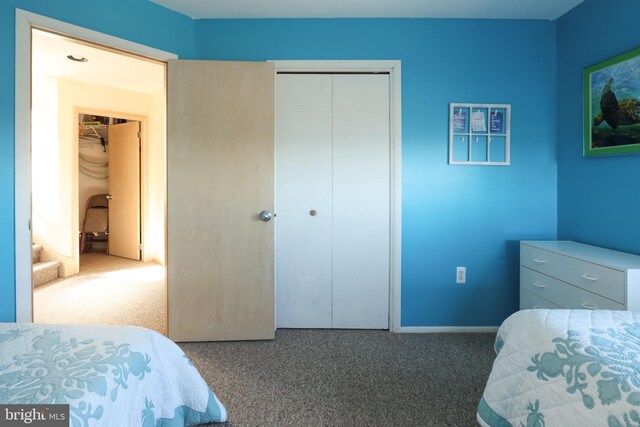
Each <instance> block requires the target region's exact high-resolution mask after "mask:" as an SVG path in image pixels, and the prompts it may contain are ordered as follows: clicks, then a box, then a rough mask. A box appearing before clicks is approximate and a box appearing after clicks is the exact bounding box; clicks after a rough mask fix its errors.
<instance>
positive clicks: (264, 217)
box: [260, 211, 273, 222]
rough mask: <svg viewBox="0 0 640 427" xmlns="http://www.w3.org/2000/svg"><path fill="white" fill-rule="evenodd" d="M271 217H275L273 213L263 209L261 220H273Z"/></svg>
mask: <svg viewBox="0 0 640 427" xmlns="http://www.w3.org/2000/svg"><path fill="white" fill-rule="evenodd" d="M271 218H273V214H272V213H271V212H269V211H262V212H260V220H261V221H262V222H269V221H271Z"/></svg>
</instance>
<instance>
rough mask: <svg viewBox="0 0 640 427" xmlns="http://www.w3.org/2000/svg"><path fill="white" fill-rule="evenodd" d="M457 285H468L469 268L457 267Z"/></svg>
mask: <svg viewBox="0 0 640 427" xmlns="http://www.w3.org/2000/svg"><path fill="white" fill-rule="evenodd" d="M456 283H467V267H456Z"/></svg>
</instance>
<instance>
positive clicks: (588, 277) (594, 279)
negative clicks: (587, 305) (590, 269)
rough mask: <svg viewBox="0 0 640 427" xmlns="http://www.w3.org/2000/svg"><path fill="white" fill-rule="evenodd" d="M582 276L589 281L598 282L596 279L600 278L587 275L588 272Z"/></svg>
mask: <svg viewBox="0 0 640 427" xmlns="http://www.w3.org/2000/svg"><path fill="white" fill-rule="evenodd" d="M582 278H583V279H584V280H589V281H591V282H596V281H597V280H598V278H597V277H593V276H587V275H586V274H583V275H582Z"/></svg>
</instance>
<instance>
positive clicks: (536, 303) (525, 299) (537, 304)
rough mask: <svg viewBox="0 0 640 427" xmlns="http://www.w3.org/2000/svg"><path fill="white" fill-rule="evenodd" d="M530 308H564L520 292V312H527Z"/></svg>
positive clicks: (529, 293)
mask: <svg viewBox="0 0 640 427" xmlns="http://www.w3.org/2000/svg"><path fill="white" fill-rule="evenodd" d="M529 308H562V307H560V306H559V305H557V304H554V303H552V302H551V301H547V300H546V299H544V298H542V297H539V296H538V295H535V294H532V293H531V292H527V291H524V290H522V289H521V290H520V310H526V309H529Z"/></svg>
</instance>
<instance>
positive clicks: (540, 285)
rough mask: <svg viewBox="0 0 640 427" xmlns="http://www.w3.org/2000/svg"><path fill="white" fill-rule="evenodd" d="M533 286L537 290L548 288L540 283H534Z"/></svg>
mask: <svg viewBox="0 0 640 427" xmlns="http://www.w3.org/2000/svg"><path fill="white" fill-rule="evenodd" d="M533 286H535V287H536V288H546V287H547V285H545V284H544V283H540V282H533Z"/></svg>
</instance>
